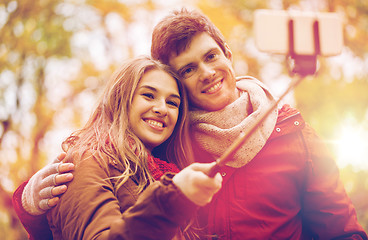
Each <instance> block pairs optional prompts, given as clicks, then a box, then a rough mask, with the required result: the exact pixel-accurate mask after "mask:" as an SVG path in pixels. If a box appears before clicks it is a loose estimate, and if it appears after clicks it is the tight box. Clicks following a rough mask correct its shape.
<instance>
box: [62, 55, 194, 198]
mask: <svg viewBox="0 0 368 240" xmlns="http://www.w3.org/2000/svg"><path fill="white" fill-rule="evenodd" d="M151 70H162V71H165V72H167V73H169V74H170V75H171V76H173V77H174V79H175V80H176V82H177V85H178V89H179V94H180V97H181V104H180V106H179V116H178V121H177V123H176V126H175V129H174V131H173V134H172V135H171V136H170V137H169V138H168V139H167V140H166V141H165V142H164V143H162V144H161V145H159V146H157V147H156V148H154V149H153V150H152V155H154V156H155V157H160V158H163V159H164V160H166V161H168V162H171V163H174V164H176V165H177V166H178V167H179V169H182V168H183V167H185V166H187V165H188V164H189V162H188V160H189V159H192V152H191V146H190V141H189V134H188V123H187V115H188V105H187V102H188V101H187V97H186V92H185V89H184V87H183V85H182V83H181V82H180V81H179V80H178V78H177V77H176V75H175V73H174V72H173V71H172V70H171V69H170V68H169V67H168V66H167V65H164V64H162V63H160V62H158V61H155V60H152V59H151V58H150V57H146V56H142V57H139V58H135V59H133V60H130V61H127V62H125V63H124V64H123V65H122V66H121V68H120V69H119V70H118V71H117V72H115V74H113V75H112V77H111V78H110V80H109V82H108V83H107V86H106V87H105V90H104V92H103V94H102V97H101V98H100V100H99V101H98V105H97V108H96V109H95V111H94V112H93V114H92V115H91V117H90V118H89V120H88V122H87V123H86V125H85V127H84V128H83V129H81V130H78V131H76V132H74V133H73V134H72V135H71V136H70V137H68V138H67V139H66V140H65V141H64V142H63V144H62V146H63V149H64V151H66V152H68V155H69V153H70V154H71V155H70V156H73V158H74V160H75V159H81V158H82V155H83V154H84V153H86V152H87V151H90V150H92V152H94V153H95V154H97V159H106V156H107V158H108V160H109V161H113V162H114V163H115V164H117V165H118V167H119V169H124V172H123V173H122V174H121V175H120V176H118V177H117V178H118V184H117V186H116V188H115V190H117V189H118V188H119V187H120V186H121V185H122V184H124V183H125V182H126V181H127V180H128V179H129V177H132V176H136V178H135V179H139V186H138V192H141V191H143V189H144V188H145V187H146V186H147V184H149V183H150V182H151V181H153V178H152V176H151V174H150V172H149V169H148V162H147V158H148V154H147V150H146V148H145V146H144V144H143V143H142V141H141V140H140V139H139V138H138V137H137V136H136V135H135V134H134V133H133V132H132V130H131V128H130V126H129V120H128V113H129V111H131V110H133V109H130V106H131V103H132V100H133V96H134V93H135V90H136V88H137V86H138V84H139V81H140V80H141V78H142V77H143V75H144V74H145V73H147V72H148V71H151ZM95 154H94V155H95ZM187 159H188V160H187ZM103 164H104V165H105V166H106V167H107V162H106V161H104V162H103Z"/></svg>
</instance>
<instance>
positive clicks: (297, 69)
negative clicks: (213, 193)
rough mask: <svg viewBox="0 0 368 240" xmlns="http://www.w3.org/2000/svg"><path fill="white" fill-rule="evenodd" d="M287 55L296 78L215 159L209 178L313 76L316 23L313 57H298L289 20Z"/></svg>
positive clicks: (315, 38) (314, 70)
mask: <svg viewBox="0 0 368 240" xmlns="http://www.w3.org/2000/svg"><path fill="white" fill-rule="evenodd" d="M288 28H289V55H290V58H291V60H293V61H294V62H293V66H292V65H289V67H291V68H293V69H292V71H291V73H292V74H298V78H297V79H296V80H294V81H292V82H291V84H290V85H289V87H288V88H287V89H286V90H285V91H284V93H283V94H282V95H281V96H280V98H279V99H278V100H277V101H275V102H274V103H273V104H272V105H271V106H270V107H269V109H268V110H267V111H265V112H264V113H263V114H261V115H260V116H259V119H258V121H256V122H255V123H253V124H252V125H251V126H249V128H247V129H245V132H243V133H241V134H240V135H239V137H238V138H237V139H235V141H234V142H233V143H232V144H231V145H230V147H229V148H228V149H227V150H226V151H225V152H224V153H223V154H222V155H221V156H220V157H219V158H218V159H216V165H214V166H213V167H212V168H211V169H210V171H209V173H208V176H209V177H214V176H215V175H216V173H217V172H218V171H220V169H221V167H223V166H225V164H226V163H227V162H229V161H230V160H231V159H232V157H233V156H234V155H235V153H236V152H237V151H238V150H239V149H240V148H241V146H242V145H243V144H244V142H245V141H246V140H247V139H248V137H249V136H251V135H252V134H253V132H254V131H255V130H256V129H257V127H258V126H259V125H260V124H261V123H262V122H263V121H264V120H265V119H266V117H267V116H268V115H269V114H270V113H271V112H272V111H274V110H275V108H277V106H278V104H279V103H280V101H281V100H282V99H283V98H284V97H285V96H286V95H287V94H288V93H289V92H290V91H291V90H292V89H294V88H295V87H296V86H297V85H298V84H299V83H300V82H301V81H302V80H303V79H304V77H305V76H307V75H309V74H314V73H315V72H316V65H317V64H316V61H317V55H318V54H319V53H320V43H319V28H318V21H317V20H316V21H314V24H313V33H314V48H315V53H314V55H298V54H296V53H295V51H294V22H293V20H292V19H291V20H289V25H288Z"/></svg>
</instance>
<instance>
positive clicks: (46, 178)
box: [22, 153, 74, 215]
mask: <svg viewBox="0 0 368 240" xmlns="http://www.w3.org/2000/svg"><path fill="white" fill-rule="evenodd" d="M65 156H66V154H65V153H61V154H60V155H59V156H58V157H57V158H56V159H55V160H54V161H53V162H52V163H50V164H48V165H46V166H45V167H43V168H42V169H41V170H39V171H38V172H36V173H35V174H34V175H33V176H32V177H31V179H30V180H29V181H28V183H27V185H26V186H25V188H24V190H23V194H22V206H23V208H24V209H25V210H26V211H27V212H28V213H29V214H31V215H40V214H43V213H45V212H46V211H47V210H48V209H50V208H52V207H54V206H56V204H57V203H58V201H59V196H60V195H61V194H63V193H65V192H66V190H67V186H66V185H65V183H68V182H70V181H71V180H72V179H73V174H72V173H71V171H73V170H74V164H73V163H63V162H62V160H63V159H64V158H65Z"/></svg>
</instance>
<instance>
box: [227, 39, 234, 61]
mask: <svg viewBox="0 0 368 240" xmlns="http://www.w3.org/2000/svg"><path fill="white" fill-rule="evenodd" d="M225 50H226V52H225V56H226V57H227V58H228V59H229V60H230V61H231V62H232V61H233V53H232V52H231V50H230V47H229V45H227V43H225Z"/></svg>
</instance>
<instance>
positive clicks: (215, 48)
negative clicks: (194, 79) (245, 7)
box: [176, 47, 218, 73]
mask: <svg viewBox="0 0 368 240" xmlns="http://www.w3.org/2000/svg"><path fill="white" fill-rule="evenodd" d="M215 50H218V48H217V47H213V48H210V49H209V50H208V51H207V52H206V53H204V54H203V56H207V55H208V54H210V53H211V52H212V51H215ZM203 56H202V57H203ZM190 65H193V62H190V63H188V64H186V65H184V66H183V67H181V68H179V69H178V70H177V71H176V72H177V73H180V72H181V71H182V70H183V69H184V68H186V67H188V66H190Z"/></svg>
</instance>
